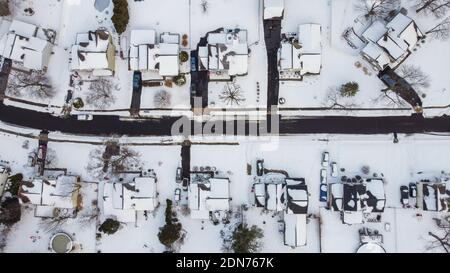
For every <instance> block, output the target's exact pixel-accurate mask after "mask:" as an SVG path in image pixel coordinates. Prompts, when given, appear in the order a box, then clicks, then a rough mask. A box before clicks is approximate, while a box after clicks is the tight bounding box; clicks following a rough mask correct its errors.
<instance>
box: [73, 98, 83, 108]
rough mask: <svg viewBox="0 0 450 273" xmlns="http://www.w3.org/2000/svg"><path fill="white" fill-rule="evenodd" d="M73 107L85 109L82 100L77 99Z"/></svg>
mask: <svg viewBox="0 0 450 273" xmlns="http://www.w3.org/2000/svg"><path fill="white" fill-rule="evenodd" d="M72 105H73V107H74V108H75V109H81V108H83V107H84V102H83V100H82V99H81V98H76V99H74V100H73V103H72Z"/></svg>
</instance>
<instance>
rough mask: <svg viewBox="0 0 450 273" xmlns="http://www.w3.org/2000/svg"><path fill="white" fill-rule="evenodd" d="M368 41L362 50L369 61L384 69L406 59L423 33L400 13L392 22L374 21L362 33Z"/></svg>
mask: <svg viewBox="0 0 450 273" xmlns="http://www.w3.org/2000/svg"><path fill="white" fill-rule="evenodd" d="M362 37H363V38H364V39H365V40H366V41H367V42H368V43H367V45H366V46H365V47H364V48H363V50H362V51H361V54H363V56H365V57H366V58H367V59H369V61H370V62H371V63H372V64H374V65H375V66H376V67H377V68H378V69H380V70H382V69H384V68H385V67H386V66H388V65H393V66H396V65H398V64H399V63H400V62H401V61H402V60H404V59H405V58H406V57H407V56H408V54H409V53H410V51H411V50H412V49H413V47H414V46H415V45H416V44H417V42H418V40H419V39H420V38H421V37H423V33H422V32H421V31H420V29H419V28H418V27H417V25H416V24H415V22H414V21H413V20H412V19H411V18H409V17H408V16H406V15H404V14H402V13H398V14H397V15H396V16H395V17H394V18H393V19H392V20H391V21H390V22H388V23H387V24H384V23H383V22H382V21H375V22H373V23H372V24H371V25H370V26H369V27H368V28H367V29H366V30H365V31H364V32H363V34H362Z"/></svg>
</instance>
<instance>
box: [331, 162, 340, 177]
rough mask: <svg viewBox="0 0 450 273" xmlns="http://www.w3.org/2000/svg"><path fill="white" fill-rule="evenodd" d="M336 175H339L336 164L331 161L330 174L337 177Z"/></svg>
mask: <svg viewBox="0 0 450 273" xmlns="http://www.w3.org/2000/svg"><path fill="white" fill-rule="evenodd" d="M338 175H339V170H338V165H337V163H336V162H333V163H331V176H332V177H338Z"/></svg>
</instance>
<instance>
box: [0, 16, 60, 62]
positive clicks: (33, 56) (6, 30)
mask: <svg viewBox="0 0 450 273" xmlns="http://www.w3.org/2000/svg"><path fill="white" fill-rule="evenodd" d="M39 30H40V29H39V27H37V26H35V25H32V24H28V23H25V22H22V21H18V20H13V21H7V20H3V21H2V22H1V26H0V35H1V38H0V56H1V57H3V58H6V59H11V60H12V61H13V64H17V65H18V66H20V67H21V68H25V69H29V70H39V71H40V70H45V69H46V68H47V67H48V64H49V61H50V56H51V54H52V48H53V45H52V44H51V43H50V42H48V41H47V40H46V39H44V37H43V36H42V35H40V32H39Z"/></svg>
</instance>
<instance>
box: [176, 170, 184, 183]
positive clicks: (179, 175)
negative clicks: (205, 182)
mask: <svg viewBox="0 0 450 273" xmlns="http://www.w3.org/2000/svg"><path fill="white" fill-rule="evenodd" d="M182 176H183V169H181V167H178V168H177V175H176V178H175V179H176V182H177V183H181V180H182Z"/></svg>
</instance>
